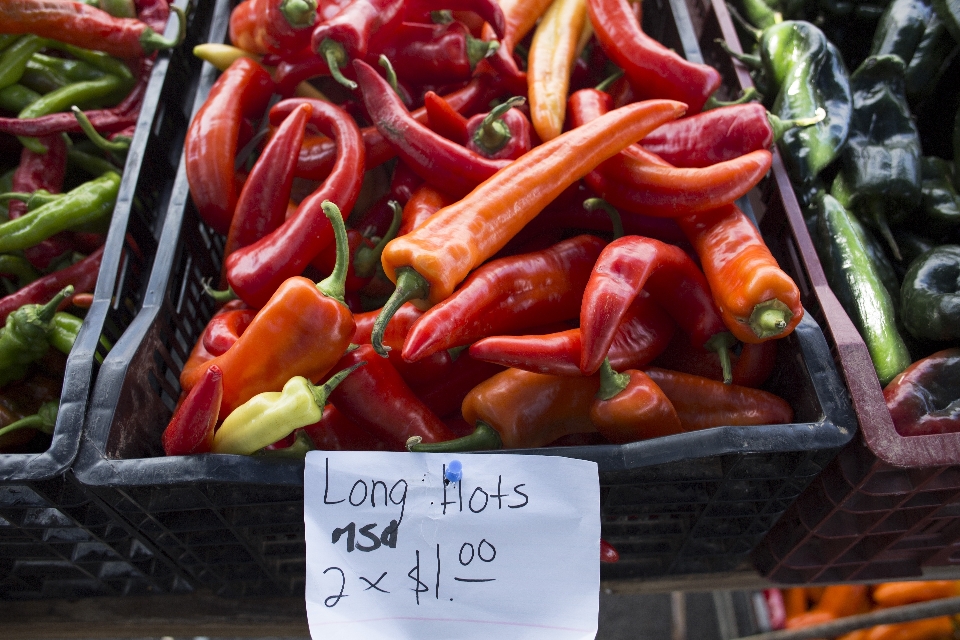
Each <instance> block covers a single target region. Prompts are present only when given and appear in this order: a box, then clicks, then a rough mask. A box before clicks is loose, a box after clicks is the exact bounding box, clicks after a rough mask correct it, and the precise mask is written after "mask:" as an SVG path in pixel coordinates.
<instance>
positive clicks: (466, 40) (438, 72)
mask: <svg viewBox="0 0 960 640" xmlns="http://www.w3.org/2000/svg"><path fill="white" fill-rule="evenodd" d="M494 44H495V43H491V42H485V41H483V40H478V39H477V38H474V37H473V36H472V35H470V32H469V30H468V29H467V27H466V26H465V25H464V24H463V23H462V22H458V21H456V20H455V21H453V22H448V23H446V24H429V23H419V22H403V23H401V24H400V26H399V27H398V28H397V30H396V32H395V33H394V35H393V39H392V41H391V43H390V44H389V45H387V46H386V48H385V49H384V50H383V51H382V53H383V55H385V56H387V58H388V59H389V60H390V63H391V64H392V65H393V68H394V70H395V71H396V73H397V76H399V77H401V78H403V80H404V82H405V83H408V84H411V85H431V86H444V85H453V84H458V83H465V82H467V81H469V80H470V77H471V76H472V75H473V70H474V69H475V68H476V66H477V63H478V62H479V61H480V60H482V59H483V58H484V57H486V56H487V55H489V53H490V52H491V50H492V47H493V46H494ZM368 62H371V63H375V62H376V61H375V60H368Z"/></svg>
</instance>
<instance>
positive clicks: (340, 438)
mask: <svg viewBox="0 0 960 640" xmlns="http://www.w3.org/2000/svg"><path fill="white" fill-rule="evenodd" d="M368 364H369V363H368ZM364 366H366V365H364ZM350 375H353V374H350ZM303 430H304V431H305V432H306V434H307V436H308V437H309V438H310V440H311V441H312V442H313V446H314V448H315V449H319V450H321V451H386V450H387V448H388V447H387V445H386V443H384V442H383V441H382V440H380V439H379V438H377V437H376V436H374V435H373V434H371V433H370V432H369V431H367V430H366V429H364V428H363V427H361V426H359V425H358V424H357V423H356V422H354V421H353V420H351V419H350V418H348V417H347V416H346V415H344V413H343V412H342V411H340V410H339V409H337V408H336V407H335V406H333V405H332V404H327V405H326V406H325V407H324V408H323V415H322V416H321V417H320V421H319V422H315V423H314V424H311V425H307V426H306V427H303Z"/></svg>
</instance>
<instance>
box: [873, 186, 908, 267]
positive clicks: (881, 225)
mask: <svg viewBox="0 0 960 640" xmlns="http://www.w3.org/2000/svg"><path fill="white" fill-rule="evenodd" d="M867 215H868V216H869V218H870V221H871V222H872V223H873V226H874V227H876V228H877V230H878V231H879V232H880V235H881V236H882V237H883V239H884V240H885V241H886V242H887V246H889V247H890V252H891V253H893V257H894V258H896V259H897V261H898V262H901V261H903V255H901V253H900V247H899V246H897V240H896V238H894V237H893V232H892V231H891V230H890V223H888V222H887V216H886V213H885V212H884V206H883V203H882V202H881V201H879V200H877V199H875V198H874V199H871V200H870V201H869V204H868V207H867Z"/></svg>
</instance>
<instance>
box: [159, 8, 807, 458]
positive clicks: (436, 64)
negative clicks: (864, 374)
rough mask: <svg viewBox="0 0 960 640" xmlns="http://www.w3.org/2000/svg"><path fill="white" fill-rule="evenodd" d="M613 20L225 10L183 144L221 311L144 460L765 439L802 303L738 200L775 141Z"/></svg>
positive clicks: (677, 62)
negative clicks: (159, 449)
mask: <svg viewBox="0 0 960 640" xmlns="http://www.w3.org/2000/svg"><path fill="white" fill-rule="evenodd" d="M561 1H562V2H563V6H560V3H561ZM587 14H589V21H588V20H586V19H585V18H584V16H586V15H587ZM557 15H559V16H573V17H571V18H569V19H568V18H558V17H557ZM640 18H641V16H640V6H639V4H637V5H631V4H629V3H628V2H627V0H583V1H581V2H572V3H571V2H568V1H567V0H555V2H554V5H551V3H550V2H544V1H542V0H541V1H539V2H522V3H521V2H516V1H507V0H504V1H502V2H499V3H498V2H496V1H495V0H342V1H340V2H337V1H335V0H333V1H328V2H321V3H319V4H317V3H314V2H313V1H312V0H244V1H243V2H241V3H240V4H238V5H237V6H236V7H235V8H234V10H233V13H232V16H231V20H230V33H229V35H230V40H231V42H232V43H233V45H235V47H234V48H230V47H223V48H221V49H219V52H220V53H218V54H217V56H219V57H217V56H213V55H212V54H210V52H209V50H208V49H205V48H204V47H200V48H198V55H203V56H207V55H210V56H211V57H209V58H207V59H208V60H209V61H211V62H214V63H215V64H217V65H218V66H219V67H220V68H221V71H222V73H221V75H220V76H219V79H218V80H217V81H216V83H215V84H214V85H213V87H212V89H211V91H210V93H209V96H208V98H207V100H206V103H205V104H204V105H203V107H202V108H201V109H200V110H199V111H198V113H197V114H196V116H195V117H194V119H193V121H192V122H191V125H190V127H189V130H188V133H187V139H186V144H185V162H186V171H187V177H188V179H189V182H190V188H191V195H192V199H193V203H194V205H195V206H196V210H197V212H198V213H199V215H200V217H201V219H202V220H203V222H204V223H205V224H206V225H208V226H209V227H210V229H211V230H212V231H214V232H216V233H219V234H222V235H223V236H225V238H226V242H225V245H226V250H225V255H224V259H223V267H222V271H221V273H220V274H219V287H218V288H217V290H216V291H211V295H215V296H217V299H218V300H221V301H226V300H229V301H227V302H224V303H223V304H222V306H221V307H220V310H219V311H218V312H217V313H216V314H215V315H214V316H213V318H212V319H211V320H210V321H209V324H208V325H207V326H206V328H205V329H204V330H203V332H202V335H201V336H200V337H199V339H198V341H197V342H196V345H195V346H194V349H193V351H192V353H191V355H190V357H189V360H188V361H187V363H186V364H185V366H184V368H183V372H182V374H181V376H180V383H181V387H182V397H181V400H180V404H179V406H178V408H177V411H176V413H175V415H174V416H173V418H172V420H171V421H170V423H169V424H168V426H167V427H166V430H165V432H164V434H163V446H164V450H165V452H166V453H167V454H168V455H183V454H192V453H203V452H210V451H213V452H222V453H243V454H253V453H260V454H265V455H294V456H296V455H302V454H303V452H305V451H306V450H309V449H311V448H320V449H356V450H372V449H381V450H396V451H402V450H404V449H409V450H417V451H456V450H484V449H492V448H499V447H510V448H526V447H543V446H554V445H564V444H593V443H627V442H633V441H637V440H642V439H646V438H652V437H659V436H664V435H670V434H675V433H680V432H684V431H692V430H698V429H705V428H711V427H716V426H723V425H766V424H781V423H788V422H790V421H792V419H793V411H792V408H791V407H790V405H789V404H788V403H787V402H785V401H784V400H783V399H781V398H779V397H777V396H775V395H773V394H771V393H769V392H767V391H765V390H763V389H761V388H760V387H761V386H762V385H763V383H764V382H765V381H766V380H767V378H768V376H769V375H770V374H771V372H772V371H773V369H774V367H775V361H776V356H777V343H778V340H779V339H781V338H783V337H785V336H787V335H789V334H790V333H791V332H792V331H793V329H794V327H796V325H797V323H798V322H799V321H800V319H801V318H802V316H803V313H804V310H803V307H802V306H801V303H800V294H799V290H798V288H797V286H796V285H795V283H794V282H793V281H792V280H791V278H790V277H789V276H788V275H787V274H786V273H785V272H784V271H783V270H781V269H780V268H779V266H778V265H777V262H776V260H775V259H774V257H773V256H772V255H771V253H770V251H769V249H768V248H767V246H766V245H765V243H764V241H763V239H762V237H761V236H760V233H759V232H758V230H757V227H756V226H755V224H754V223H753V222H752V221H751V220H750V219H749V218H748V217H747V215H745V214H744V212H743V211H741V210H740V208H738V206H737V205H736V204H735V201H736V200H737V199H739V198H740V197H742V196H744V195H745V194H746V193H747V192H748V191H750V190H751V189H752V188H753V187H754V186H756V185H757V184H758V182H759V181H760V180H761V179H763V178H764V176H765V175H766V174H767V172H768V171H769V169H770V166H771V153H770V150H769V149H770V147H771V145H772V144H773V142H774V138H775V136H776V135H778V130H775V129H774V125H773V124H772V123H771V120H770V119H769V118H768V114H767V112H766V111H765V110H764V109H763V108H762V107H761V106H759V105H758V104H756V103H749V102H747V103H742V104H736V103H734V104H721V103H719V101H718V100H717V98H716V96H715V95H714V94H715V92H716V91H717V89H718V88H719V86H720V76H719V74H718V72H717V71H716V70H715V69H713V68H711V67H709V66H706V65H703V64H696V63H691V62H688V61H686V60H684V59H682V58H680V57H679V56H677V55H676V54H675V53H674V52H673V51H671V50H670V49H668V48H666V47H665V46H664V45H662V44H661V43H659V42H658V41H657V40H655V39H654V38H652V37H650V36H649V35H647V34H645V33H643V31H642V29H641V27H640V25H641V19H640ZM585 25H587V26H585ZM589 25H592V27H590V26H589ZM201 49H202V50H203V52H201ZM534 50H537V51H540V53H538V54H537V55H536V56H534V53H533V52H534ZM224 51H226V52H227V53H226V54H225V55H226V57H223V55H224V53H223V52H224ZM526 51H530V56H529V57H527V58H525V57H524V52H526ZM564 51H572V52H573V53H572V55H567V54H564V55H563V56H561V55H560V52H564ZM554 53H556V54H557V55H554ZM535 113H536V114H537V115H534V114H535ZM557 122H559V123H561V125H560V126H559V127H557V126H556V123H557ZM550 123H553V124H550Z"/></svg>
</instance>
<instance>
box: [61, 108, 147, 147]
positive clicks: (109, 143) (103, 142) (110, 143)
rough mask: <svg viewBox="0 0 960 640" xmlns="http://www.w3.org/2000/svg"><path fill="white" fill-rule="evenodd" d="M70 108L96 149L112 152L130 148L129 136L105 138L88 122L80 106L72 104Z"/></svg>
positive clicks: (130, 140)
mask: <svg viewBox="0 0 960 640" xmlns="http://www.w3.org/2000/svg"><path fill="white" fill-rule="evenodd" d="M70 109H71V110H72V111H73V115H75V116H76V117H77V122H79V123H80V129H82V130H83V132H84V133H85V134H86V135H87V137H88V138H89V139H90V141H91V142H93V144H94V145H96V146H97V148H98V149H103V150H104V151H112V152H114V153H124V152H126V151H127V150H129V149H130V143H131V142H132V139H131V138H130V137H129V136H118V137H117V138H116V139H115V140H107V139H106V138H104V137H103V136H102V135H100V132H99V131H97V130H96V129H95V128H94V126H93V123H92V122H90V118H88V117H87V114H85V113H84V112H83V110H82V109H80V107H78V106H77V105H73V106H72V107H70Z"/></svg>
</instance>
